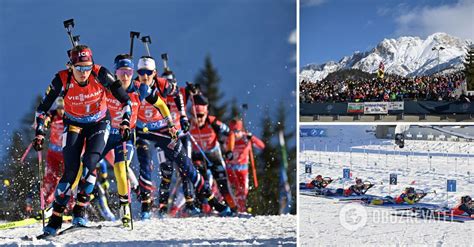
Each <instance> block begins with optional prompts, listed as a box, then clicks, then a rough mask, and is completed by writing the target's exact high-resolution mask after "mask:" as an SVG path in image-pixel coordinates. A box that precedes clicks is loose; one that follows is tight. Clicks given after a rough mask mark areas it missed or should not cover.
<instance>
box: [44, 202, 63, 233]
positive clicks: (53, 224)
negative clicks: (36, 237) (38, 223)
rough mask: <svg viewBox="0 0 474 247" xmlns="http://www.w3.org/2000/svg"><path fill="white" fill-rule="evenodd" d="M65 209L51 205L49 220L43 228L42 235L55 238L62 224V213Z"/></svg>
mask: <svg viewBox="0 0 474 247" xmlns="http://www.w3.org/2000/svg"><path fill="white" fill-rule="evenodd" d="M65 208H66V207H64V206H61V205H59V204H57V203H56V202H54V203H53V212H52V215H51V217H50V218H49V222H48V225H46V226H45V227H44V228H43V233H44V235H46V236H49V235H51V236H56V234H57V231H58V230H59V229H60V228H61V226H62V224H63V212H64V209H65Z"/></svg>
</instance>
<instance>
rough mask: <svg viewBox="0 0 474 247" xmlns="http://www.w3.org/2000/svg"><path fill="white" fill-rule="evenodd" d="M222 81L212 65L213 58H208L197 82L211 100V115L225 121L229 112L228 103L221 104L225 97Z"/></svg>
mask: <svg viewBox="0 0 474 247" xmlns="http://www.w3.org/2000/svg"><path fill="white" fill-rule="evenodd" d="M220 80H221V78H220V76H219V74H218V72H217V69H216V68H215V67H214V65H213V64H212V61H211V57H210V56H209V55H208V56H206V59H205V62H204V68H203V69H201V71H199V74H198V75H197V76H196V78H195V82H196V84H199V86H200V88H201V90H202V92H203V94H204V96H206V98H207V99H208V100H209V113H210V114H211V115H214V116H216V117H217V119H223V117H224V114H225V113H226V110H227V103H221V102H220V101H221V99H222V97H223V96H224V95H223V93H221V92H220V89H219V82H220Z"/></svg>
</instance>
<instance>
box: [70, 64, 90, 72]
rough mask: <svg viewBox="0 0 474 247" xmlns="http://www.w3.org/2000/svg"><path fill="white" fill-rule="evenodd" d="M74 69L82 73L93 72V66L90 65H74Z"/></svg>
mask: <svg viewBox="0 0 474 247" xmlns="http://www.w3.org/2000/svg"><path fill="white" fill-rule="evenodd" d="M74 69H76V70H78V71H80V72H86V71H91V70H92V65H88V66H80V65H74Z"/></svg>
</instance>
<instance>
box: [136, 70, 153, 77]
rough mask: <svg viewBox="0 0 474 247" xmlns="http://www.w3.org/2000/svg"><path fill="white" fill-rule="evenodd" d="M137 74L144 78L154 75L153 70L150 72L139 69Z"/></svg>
mask: <svg viewBox="0 0 474 247" xmlns="http://www.w3.org/2000/svg"><path fill="white" fill-rule="evenodd" d="M137 73H138V74H139V75H141V76H144V75H145V74H146V75H148V76H150V75H152V74H153V70H148V69H139V70H137Z"/></svg>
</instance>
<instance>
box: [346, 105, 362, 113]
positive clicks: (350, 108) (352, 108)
mask: <svg viewBox="0 0 474 247" xmlns="http://www.w3.org/2000/svg"><path fill="white" fill-rule="evenodd" d="M347 113H364V103H348V104H347Z"/></svg>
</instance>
